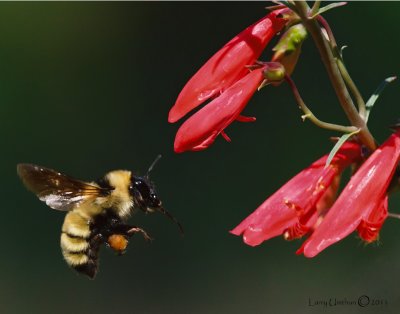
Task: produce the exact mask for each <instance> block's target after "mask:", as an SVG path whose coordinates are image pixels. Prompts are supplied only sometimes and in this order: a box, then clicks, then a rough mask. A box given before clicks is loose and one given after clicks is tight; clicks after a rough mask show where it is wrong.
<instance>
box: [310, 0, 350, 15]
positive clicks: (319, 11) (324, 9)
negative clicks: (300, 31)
mask: <svg viewBox="0 0 400 314" xmlns="http://www.w3.org/2000/svg"><path fill="white" fill-rule="evenodd" d="M346 4H347V2H333V3H331V4H328V5H326V6H324V7H322V8H321V9H319V10H318V12H317V13H316V14H314V15H313V16H312V17H311V18H312V19H313V18H315V17H316V16H318V15H320V14H322V13H325V12H326V11H329V10H332V9H334V8H338V7H342V6H344V5H346Z"/></svg>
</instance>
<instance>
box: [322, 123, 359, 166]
mask: <svg viewBox="0 0 400 314" xmlns="http://www.w3.org/2000/svg"><path fill="white" fill-rule="evenodd" d="M358 132H360V129H358V130H355V131H354V132H351V133H347V134H343V135H342V136H341V137H340V139H339V140H338V141H337V142H336V144H335V146H333V148H332V150H331V152H330V153H329V156H328V159H327V160H326V163H325V168H327V167H328V166H329V165H330V164H331V161H332V159H333V157H335V155H336V153H337V152H338V150H339V149H340V147H342V145H343V144H344V143H345V142H346V141H347V140H348V139H349V138H350V137H352V136H353V135H355V134H357V133H358Z"/></svg>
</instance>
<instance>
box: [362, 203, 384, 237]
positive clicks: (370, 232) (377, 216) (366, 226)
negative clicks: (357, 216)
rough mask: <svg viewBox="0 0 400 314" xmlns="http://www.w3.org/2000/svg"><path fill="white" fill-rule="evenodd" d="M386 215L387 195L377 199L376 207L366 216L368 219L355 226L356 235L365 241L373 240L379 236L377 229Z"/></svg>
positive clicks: (379, 228)
mask: <svg viewBox="0 0 400 314" xmlns="http://www.w3.org/2000/svg"><path fill="white" fill-rule="evenodd" d="M387 216H388V196H387V195H385V197H384V198H383V199H382V200H379V201H378V204H377V206H376V209H374V210H373V211H372V212H371V214H370V215H369V217H368V220H363V221H361V223H360V225H359V226H358V228H357V232H358V235H359V236H360V238H361V239H363V240H364V241H366V242H367V243H371V242H374V241H376V240H377V239H378V237H379V231H380V230H381V228H382V225H383V223H384V222H385V220H386V218H387Z"/></svg>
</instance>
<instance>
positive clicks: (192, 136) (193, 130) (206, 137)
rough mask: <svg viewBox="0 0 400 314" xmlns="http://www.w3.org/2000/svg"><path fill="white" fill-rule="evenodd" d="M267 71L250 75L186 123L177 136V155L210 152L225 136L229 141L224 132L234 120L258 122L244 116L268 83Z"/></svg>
mask: <svg viewBox="0 0 400 314" xmlns="http://www.w3.org/2000/svg"><path fill="white" fill-rule="evenodd" d="M263 71H264V68H260V69H256V70H254V71H252V72H250V73H248V74H247V75H246V76H245V77H243V78H242V79H241V80H239V81H238V82H236V83H235V84H233V85H232V86H231V87H229V88H228V89H227V90H226V91H225V92H224V93H223V94H221V96H219V97H217V98H215V99H214V100H213V101H211V102H210V103H209V104H207V106H205V107H203V108H202V109H200V110H199V111H198V112H196V113H195V114H194V115H193V116H191V117H190V118H189V119H188V120H186V121H185V122H184V123H183V124H182V126H181V127H180V128H179V130H178V132H177V134H176V137H175V143H174V149H175V152H177V153H181V152H184V151H187V150H192V151H198V150H203V149H206V148H207V147H208V146H210V145H211V144H212V143H213V142H214V141H215V138H216V137H217V136H218V135H219V134H221V133H222V135H223V136H224V137H225V139H227V140H229V138H228V137H227V135H226V134H225V133H224V129H225V128H226V127H227V126H228V125H229V124H231V123H232V122H233V121H234V120H238V121H242V122H249V121H254V120H255V118H249V117H243V116H241V115H240V113H241V112H242V111H243V109H244V107H245V106H246V105H247V103H248V101H249V100H250V98H251V96H252V95H253V94H254V93H255V91H256V90H257V88H258V86H259V85H260V83H261V82H262V80H263V79H264V76H263Z"/></svg>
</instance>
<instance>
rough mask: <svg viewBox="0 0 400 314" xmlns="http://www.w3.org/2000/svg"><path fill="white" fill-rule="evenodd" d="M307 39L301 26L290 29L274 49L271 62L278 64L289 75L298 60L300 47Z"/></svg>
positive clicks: (305, 32)
mask: <svg viewBox="0 0 400 314" xmlns="http://www.w3.org/2000/svg"><path fill="white" fill-rule="evenodd" d="M306 38H307V31H306V29H305V28H304V26H303V25H302V24H297V25H295V26H292V27H290V28H289V29H288V30H287V31H286V33H285V34H283V36H282V37H281V39H280V40H279V42H278V44H277V45H276V46H275V47H274V49H273V50H274V51H275V54H274V56H273V57H272V61H275V62H280V63H281V64H283V66H284V67H285V69H286V74H287V75H291V74H292V73H293V70H294V68H295V66H296V64H297V60H298V59H299V56H300V52H301V46H302V44H303V42H304V40H305V39H306Z"/></svg>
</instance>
